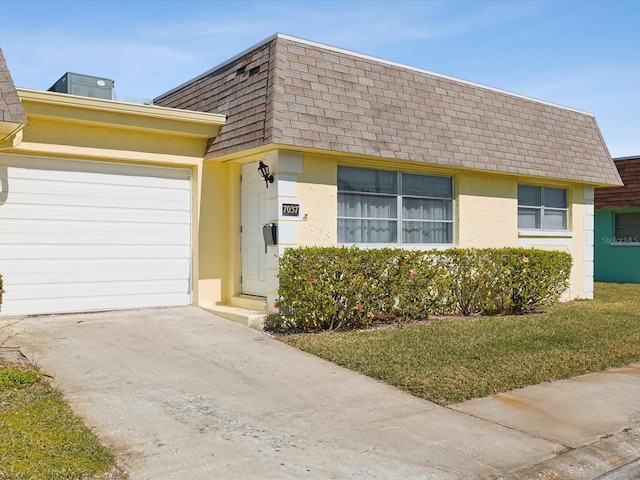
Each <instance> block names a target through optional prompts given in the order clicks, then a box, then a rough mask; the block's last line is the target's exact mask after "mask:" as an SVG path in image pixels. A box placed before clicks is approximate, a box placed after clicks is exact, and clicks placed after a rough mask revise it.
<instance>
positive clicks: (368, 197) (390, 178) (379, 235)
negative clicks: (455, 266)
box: [338, 166, 453, 244]
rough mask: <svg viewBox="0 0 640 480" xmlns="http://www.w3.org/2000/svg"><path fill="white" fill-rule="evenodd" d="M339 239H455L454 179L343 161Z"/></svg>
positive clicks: (407, 241)
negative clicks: (364, 166)
mask: <svg viewBox="0 0 640 480" xmlns="http://www.w3.org/2000/svg"><path fill="white" fill-rule="evenodd" d="M338 243H348V244H354V243H381V244H438V243H440V244H451V243H453V179H452V178H451V177H446V176H438V175H423V174H417V173H405V172H395V171H390V170H374V169H369V168H357V167H346V166H339V167H338Z"/></svg>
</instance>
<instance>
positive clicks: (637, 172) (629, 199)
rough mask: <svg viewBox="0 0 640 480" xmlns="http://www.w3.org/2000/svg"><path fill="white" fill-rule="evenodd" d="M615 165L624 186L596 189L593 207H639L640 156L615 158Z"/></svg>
mask: <svg viewBox="0 0 640 480" xmlns="http://www.w3.org/2000/svg"><path fill="white" fill-rule="evenodd" d="M615 165H616V167H617V168H618V172H619V173H620V177H621V178H622V181H623V182H624V187H607V188H598V189H596V191H595V200H594V204H595V208H596V209H598V210H600V209H611V208H638V207H640V156H638V157H625V158H617V159H616V160H615Z"/></svg>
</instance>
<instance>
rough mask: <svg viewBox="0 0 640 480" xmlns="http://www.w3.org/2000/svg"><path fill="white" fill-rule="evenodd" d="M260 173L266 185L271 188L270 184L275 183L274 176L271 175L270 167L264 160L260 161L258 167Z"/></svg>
mask: <svg viewBox="0 0 640 480" xmlns="http://www.w3.org/2000/svg"><path fill="white" fill-rule="evenodd" d="M258 171H259V172H260V175H262V178H264V183H265V184H266V185H267V188H269V184H270V183H273V175H269V165H266V164H265V163H264V162H263V161H262V160H260V164H259V165H258Z"/></svg>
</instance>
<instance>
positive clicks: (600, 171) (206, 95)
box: [155, 34, 621, 185]
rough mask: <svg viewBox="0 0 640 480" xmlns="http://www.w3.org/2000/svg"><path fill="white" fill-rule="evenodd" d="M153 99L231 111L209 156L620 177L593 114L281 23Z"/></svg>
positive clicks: (587, 178)
mask: <svg viewBox="0 0 640 480" xmlns="http://www.w3.org/2000/svg"><path fill="white" fill-rule="evenodd" d="M155 103H157V104H159V105H163V106H168V107H175V108H184V109H194V110H202V111H208V112H216V113H222V114H225V115H227V124H226V125H225V126H224V127H223V128H222V130H221V132H220V135H219V136H218V137H217V138H216V140H215V141H214V142H213V143H212V144H211V145H210V147H209V150H208V153H207V157H206V158H208V159H210V158H216V157H220V156H223V155H228V154H233V153H237V152H240V151H243V150H247V149H250V148H254V147H259V146H263V145H267V144H275V145H282V146H291V147H297V148H301V149H307V148H309V149H316V150H325V151H327V150H328V151H334V152H343V153H345V154H356V155H365V156H371V157H381V158H385V159H391V160H394V159H396V160H410V161H415V162H423V163H427V164H433V165H442V166H450V167H457V168H471V169H478V170H483V171H493V172H503V173H508V174H517V175H533V176H537V177H546V178H554V179H562V180H570V181H578V182H583V183H590V184H595V185H620V184H621V181H620V177H619V176H618V172H617V170H616V168H615V166H614V164H613V161H612V159H611V156H610V154H609V152H608V150H607V147H606V145H605V143H604V141H603V139H602V136H601V134H600V130H599V129H598V126H597V124H596V122H595V118H594V117H593V115H590V114H587V113H584V112H579V111H576V110H573V109H570V108H565V107H560V106H557V105H552V104H549V103H546V102H542V101H537V100H533V99H529V98H525V97H522V96H519V95H515V94H512V93H507V92H503V91H500V90H497V89H493V88H489V87H485V86H481V85H476V84H473V83H469V82H466V81H462V80H457V79H454V78H450V77H446V76H443V75H439V74H435V73H431V72H427V71H425V70H420V69H416V68H412V67H408V66H404V65H399V64H396V63H392V62H388V61H384V60H380V59H376V58H372V57H368V56H364V55H359V54H355V53H352V52H348V51H345V50H341V49H337V48H333V47H328V46H325V45H319V44H317V43H314V42H309V41H306V40H301V39H297V38H292V37H289V36H286V35H281V34H276V35H274V36H273V37H271V38H269V39H267V40H265V41H264V42H262V43H260V44H258V45H257V46H255V47H252V48H251V49H249V50H247V51H246V52H243V53H242V54H240V55H238V56H237V57H235V58H233V59H231V60H229V61H227V62H225V63H224V64H222V65H220V66H218V67H215V68H214V69H212V70H210V71H208V72H206V73H204V74H203V75H201V76H199V77H197V78H195V79H193V80H191V81H189V82H187V83H186V84H183V85H181V86H179V87H177V88H175V89H173V90H171V91H170V92H167V93H165V94H163V95H161V96H160V97H158V98H157V99H155Z"/></svg>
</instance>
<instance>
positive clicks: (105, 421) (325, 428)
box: [5, 307, 640, 480]
mask: <svg viewBox="0 0 640 480" xmlns="http://www.w3.org/2000/svg"><path fill="white" fill-rule="evenodd" d="M5 323H6V322H5ZM11 329H12V330H13V332H14V334H16V336H15V337H14V338H13V339H12V340H11V341H10V342H9V343H10V344H11V345H15V346H19V347H20V350H21V351H22V352H23V353H24V354H25V355H27V357H28V358H29V359H30V360H32V361H34V362H36V363H37V364H39V366H40V367H41V368H42V369H43V370H44V372H46V373H49V374H50V375H52V376H54V383H55V384H57V385H58V386H60V388H61V389H62V390H63V391H64V392H65V394H66V396H67V398H68V399H69V401H70V402H71V404H72V406H73V407H74V409H75V410H76V411H77V412H78V413H79V414H80V415H82V416H83V417H84V418H85V420H86V422H87V424H88V425H89V426H90V427H91V428H93V429H94V430H95V431H96V432H97V433H98V435H99V436H101V438H103V439H104V441H105V443H106V444H108V445H109V446H111V447H113V448H114V450H115V451H116V453H117V454H118V456H119V463H120V465H121V466H122V467H124V468H125V470H127V471H128V472H129V473H130V475H131V478H132V479H134V480H135V479H148V480H164V479H189V480H193V479H213V478H216V479H243V478H247V479H255V478H260V479H270V478H274V479H275V478H277V479H283V478H296V479H298V478H310V479H311V478H313V479H319V478H320V479H324V478H339V479H343V478H362V479H400V478H415V479H420V478H424V479H433V480H437V479H474V478H497V477H502V476H509V475H512V474H514V472H516V471H518V470H521V469H523V468H525V467H530V466H533V465H536V464H538V463H540V462H543V461H545V460H548V459H550V458H553V457H556V456H557V454H558V453H560V452H562V451H564V450H566V448H565V447H564V446H563V444H562V441H561V440H562V439H561V437H559V436H557V435H550V436H546V435H544V432H539V431H536V430H535V428H529V429H528V430H527V429H526V428H519V427H517V426H514V421H513V420H512V421H511V422H505V423H504V424H501V423H502V422H501V420H500V419H499V418H498V417H499V414H498V413H496V411H495V410H494V409H493V407H494V405H493V404H491V405H488V406H486V407H485V406H483V407H478V408H476V407H475V405H476V404H471V405H469V406H468V408H467V409H466V410H467V411H465V408H464V407H459V408H458V409H457V410H454V409H448V408H443V407H440V406H437V405H435V404H432V403H430V402H426V401H423V400H419V399H417V398H415V397H412V396H410V395H408V394H405V393H403V392H401V391H399V390H397V389H395V388H392V387H388V386H386V385H384V384H381V383H379V382H376V381H375V380H372V379H369V378H367V377H364V376H362V375H359V374H356V373H353V372H351V371H348V370H345V369H342V368H340V367H337V366H335V365H333V364H331V363H329V362H326V361H323V360H321V359H318V358H316V357H313V356H311V355H307V354H305V353H302V352H300V351H297V350H295V349H293V348H290V347H288V346H287V345H284V344H282V343H281V342H279V341H277V340H274V339H272V338H270V337H269V336H268V335H266V334H263V333H261V332H257V331H254V330H250V329H248V328H246V327H243V326H241V325H238V324H235V323H232V322H230V321H228V320H224V319H222V318H220V317H217V316H215V315H213V314H210V313H207V312H205V311H202V310H200V309H198V308H195V307H185V308H169V309H151V310H140V311H122V312H108V313H95V314H82V315H60V316H51V317H34V318H25V319H22V320H21V321H19V322H18V323H16V324H14V325H13V326H11ZM625 388H626V389H627V391H628V393H629V394H630V395H634V396H635V398H640V397H638V396H637V395H638V394H640V381H638V382H637V384H634V386H633V387H629V386H628V385H626V386H625ZM630 388H631V389H632V390H629V389H630ZM463 405H464V404H463ZM477 405H480V404H477ZM484 410H487V411H489V413H490V415H489V417H491V418H489V419H488V420H485V419H482V418H481V417H482V416H483V415H482V412H483V411H484ZM529 421H533V422H535V421H536V420H535V418H534V419H529ZM503 425H505V426H503ZM611 428H614V427H611ZM615 428H618V427H617V426H616V427H615ZM589 435H594V434H593V432H589ZM589 438H591V437H589ZM597 439H598V435H597V434H595V440H597ZM586 441H587V443H591V442H590V441H588V439H587V440H586ZM576 442H577V440H576ZM572 448H575V447H573V446H572ZM621 463H623V462H619V464H621ZM518 478H521V477H518ZM531 478H534V477H531ZM535 478H546V477H535ZM554 478H555V477H554ZM558 478H560V477H558Z"/></svg>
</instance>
